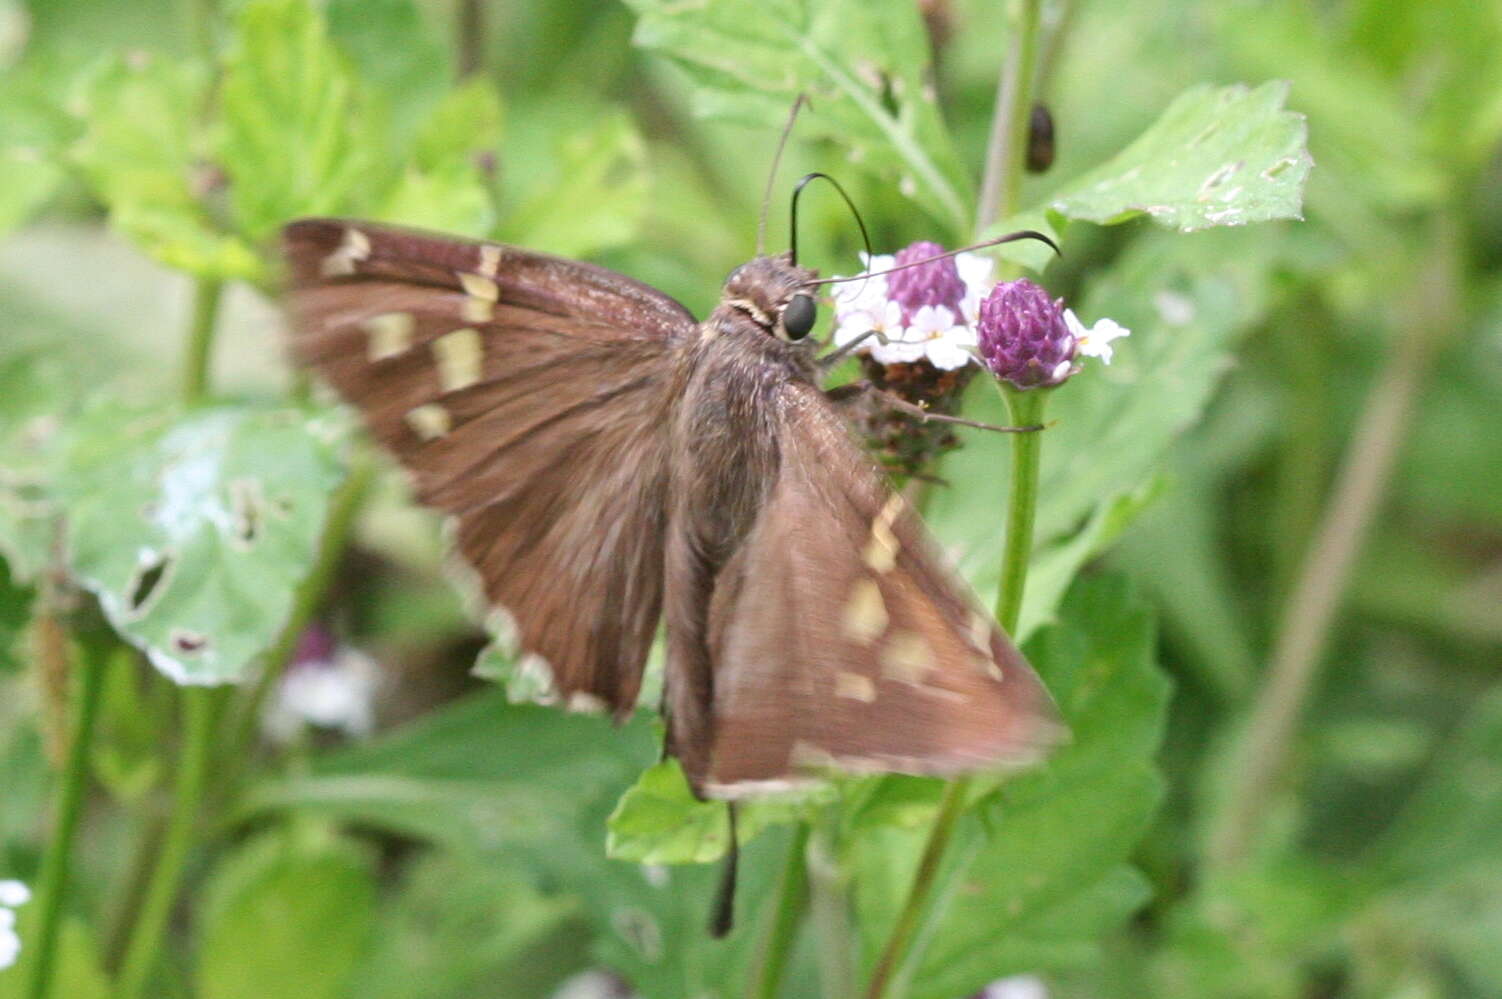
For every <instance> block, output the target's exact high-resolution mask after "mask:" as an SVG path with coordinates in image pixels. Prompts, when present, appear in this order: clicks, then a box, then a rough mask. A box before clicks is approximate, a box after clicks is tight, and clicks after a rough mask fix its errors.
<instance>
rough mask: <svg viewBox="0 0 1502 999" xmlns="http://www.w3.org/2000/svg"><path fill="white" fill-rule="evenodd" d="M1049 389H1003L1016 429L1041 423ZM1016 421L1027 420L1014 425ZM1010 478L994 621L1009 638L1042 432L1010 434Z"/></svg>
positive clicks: (1029, 532)
mask: <svg viewBox="0 0 1502 999" xmlns="http://www.w3.org/2000/svg"><path fill="white" fill-rule="evenodd" d="M1048 392H1049V390H1048V389H1028V390H1021V389H1015V388H1012V387H1011V386H1005V385H1004V386H1003V388H1002V394H1003V395H1004V396H1006V400H1007V410H1008V411H1009V412H1010V414H1011V419H1012V420H1013V422H1014V425H1015V426H1035V425H1039V424H1041V423H1042V422H1043V409H1044V406H1045V404H1046V403H1047V402H1048ZM1018 420H1026V421H1027V422H1026V423H1025V424H1024V423H1017V422H1016V421H1018ZM1011 439H1012V478H1011V485H1010V487H1009V492H1010V495H1009V498H1008V500H1007V539H1006V547H1005V549H1004V550H1003V551H1002V553H1001V592H1000V593H998V594H997V597H996V620H998V621H1000V622H1001V626H1002V628H1003V629H1004V630H1005V631H1006V633H1007V634H1008V635H1011V634H1014V633H1015V632H1016V631H1017V624H1018V621H1019V620H1020V619H1021V617H1022V591H1023V588H1024V587H1025V586H1026V584H1027V565H1028V560H1029V559H1031V558H1032V554H1033V521H1034V519H1035V516H1036V514H1037V511H1038V467H1039V464H1040V460H1039V459H1040V457H1041V455H1042V452H1043V435H1042V434H1041V433H1030V434H1012V435H1011Z"/></svg>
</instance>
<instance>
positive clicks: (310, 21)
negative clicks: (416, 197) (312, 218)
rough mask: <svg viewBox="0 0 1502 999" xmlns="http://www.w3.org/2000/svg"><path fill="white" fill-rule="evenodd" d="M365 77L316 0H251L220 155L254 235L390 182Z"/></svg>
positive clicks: (234, 61) (228, 77) (236, 46)
mask: <svg viewBox="0 0 1502 999" xmlns="http://www.w3.org/2000/svg"><path fill="white" fill-rule="evenodd" d="M357 94H358V88H357V86H356V82H355V80H354V78H353V76H352V74H351V72H350V69H349V67H348V65H347V63H346V62H345V59H344V57H343V56H342V55H341V54H340V53H339V52H338V50H337V49H336V48H335V47H334V45H333V43H332V42H330V40H329V38H328V37H327V33H326V29H325V25H324V22H323V19H322V16H321V15H320V14H319V13H318V12H317V11H316V10H315V9H314V8H313V6H312V5H311V4H309V3H308V2H307V0H251V2H249V3H247V4H246V5H245V7H244V8H243V9H242V10H241V11H240V14H239V17H238V18H237V20H236V26H235V37H234V42H233V44H232V46H231V48H230V51H229V55H228V56H227V59H226V65H225V72H224V79H223V82H222V83H221V85H220V95H221V97H220V101H221V105H222V109H223V117H224V124H223V134H222V139H221V142H220V144H219V155H220V158H221V159H222V161H223V163H224V169H225V171H226V172H227V173H228V174H229V179H230V203H231V205H232V207H233V209H234V215H235V220H236V222H237V224H238V225H239V227H240V228H241V230H243V231H244V233H245V234H246V236H248V237H249V238H250V239H251V240H252V241H255V242H260V241H262V240H264V239H266V238H268V237H269V236H270V235H271V234H272V233H273V232H274V231H275V230H276V229H277V228H278V227H279V226H281V225H283V224H284V223H286V222H288V221H290V220H292V219H294V218H296V217H298V216H301V215H337V214H341V213H342V212H344V211H346V210H348V209H349V208H350V206H351V205H352V204H356V203H357V199H356V195H357V194H360V193H363V192H368V191H369V190H371V189H379V188H381V187H383V186H384V183H383V181H382V178H381V177H380V176H379V171H378V168H379V167H380V166H381V165H382V164H381V163H380V162H378V161H377V160H376V154H375V152H374V151H373V150H372V149H371V148H370V145H371V143H370V141H369V140H370V136H369V134H368V131H367V130H366V129H365V128H364V127H363V123H362V118H361V115H362V107H361V105H360V102H359V99H358V96H357Z"/></svg>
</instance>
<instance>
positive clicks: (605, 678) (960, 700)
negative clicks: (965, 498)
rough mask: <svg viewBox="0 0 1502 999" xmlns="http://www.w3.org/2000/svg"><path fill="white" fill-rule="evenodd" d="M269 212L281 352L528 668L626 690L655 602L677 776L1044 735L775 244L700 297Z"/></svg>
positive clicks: (930, 757) (622, 700)
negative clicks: (362, 425)
mask: <svg viewBox="0 0 1502 999" xmlns="http://www.w3.org/2000/svg"><path fill="white" fill-rule="evenodd" d="M284 240H285V246H286V252H287V256H288V259H289V261H290V264H291V273H292V288H291V293H290V311H291V314H292V318H293V325H294V335H293V342H292V348H293V352H294V353H295V355H296V356H297V358H298V360H299V361H300V362H301V363H303V364H305V365H308V366H309V367H312V368H314V369H315V370H316V371H317V372H318V373H319V374H320V375H321V376H322V377H323V378H324V379H326V380H327V381H328V382H330V383H331V384H332V385H333V386H334V387H335V388H336V389H338V390H339V391H340V392H341V393H342V394H343V395H344V397H345V398H346V399H348V400H349V401H350V402H352V403H354V404H355V405H356V406H357V407H358V408H359V410H360V412H361V413H362V415H363V416H364V418H365V421H366V423H367V424H368V425H369V427H370V429H371V432H372V433H373V434H374V435H375V437H376V438H377V439H378V440H379V441H380V442H381V443H383V444H384V445H385V446H386V447H387V448H389V449H390V450H391V451H392V452H393V453H394V454H395V455H396V457H397V458H398V459H400V460H401V462H402V463H403V464H404V465H406V467H407V469H408V470H409V471H410V472H411V473H412V477H413V481H414V483H415V487H416V492H417V495H418V497H419V498H420V499H421V500H422V501H423V502H424V503H426V504H428V505H430V506H433V507H435V508H437V509H439V510H442V511H445V512H447V513H449V514H451V515H452V516H453V517H454V519H455V521H456V526H457V531H456V540H457V545H458V548H459V550H460V551H461V552H462V553H463V555H464V556H465V557H466V558H467V559H468V561H469V562H470V563H471V564H472V565H473V566H474V568H475V569H476V570H477V573H478V576H479V579H480V580H481V581H482V583H483V586H484V591H485V597H486V598H487V599H488V600H489V602H490V603H491V604H492V605H493V606H495V607H497V608H504V609H505V610H506V611H507V613H508V614H509V615H510V619H511V620H512V621H514V622H515V626H516V627H515V632H516V639H517V644H518V646H519V648H520V651H521V653H522V654H524V655H525V657H526V660H525V661H526V662H527V663H528V669H531V670H534V671H541V674H542V675H545V676H546V677H548V678H549V679H550V680H551V685H552V687H553V690H554V692H555V693H556V694H557V695H558V697H559V699H560V700H562V701H563V702H565V703H567V704H569V705H571V706H574V707H603V708H607V709H609V710H611V711H612V712H614V714H615V715H616V716H617V717H618V718H619V717H624V716H625V715H627V714H629V713H630V712H631V710H632V708H633V706H634V705H635V702H636V698H637V693H638V691H639V689H640V686H641V682H642V669H643V664H644V662H645V660H646V657H647V653H648V650H649V648H650V646H651V644H652V641H653V637H654V635H655V634H656V631H657V627H658V622H659V620H662V619H664V618H665V620H666V631H667V667H666V683H665V688H666V689H665V693H664V698H663V700H664V704H663V710H664V713H665V715H666V719H667V729H668V735H667V745H666V747H665V748H666V750H667V751H668V752H670V753H672V754H673V755H675V756H677V757H679V758H680V760H681V761H682V764H683V767H684V771H685V773H686V774H687V776H688V779H689V782H690V784H691V786H692V787H693V789H694V792H695V793H696V794H698V795H700V796H701V797H716V798H724V799H731V800H733V799H737V798H742V797H745V796H748V795H755V794H759V793H763V792H767V791H772V790H777V789H781V788H787V787H790V786H793V785H796V784H799V783H802V782H806V781H809V780H810V779H814V778H816V776H817V774H818V773H819V772H820V771H824V770H828V769H830V768H835V769H842V770H847V771H857V772H882V771H899V772H903V773H912V774H935V775H950V774H957V773H962V772H967V771H973V770H978V769H986V768H993V767H999V766H1011V765H1015V764H1017V763H1019V762H1022V761H1026V760H1030V759H1034V758H1036V757H1037V756H1038V755H1039V754H1040V753H1041V752H1042V751H1044V750H1045V749H1046V748H1047V747H1048V746H1049V745H1050V744H1051V743H1053V742H1054V741H1055V739H1056V738H1057V736H1058V735H1059V734H1060V730H1059V726H1058V725H1057V723H1056V722H1055V714H1054V709H1053V705H1052V703H1051V702H1050V700H1049V698H1048V695H1047V693H1046V692H1045V691H1044V689H1043V686H1042V684H1041V683H1040V682H1039V681H1038V678H1037V676H1036V675H1035V674H1034V673H1033V671H1032V669H1031V668H1030V667H1029V666H1028V664H1027V663H1026V662H1025V661H1024V660H1023V658H1022V656H1021V654H1020V653H1019V652H1018V651H1017V649H1016V648H1015V647H1014V646H1013V645H1012V643H1011V641H1010V640H1009V639H1008V638H1007V636H1006V635H1005V634H1003V633H1002V631H1001V630H1000V629H999V628H998V627H997V625H996V623H995V621H994V620H993V619H992V617H991V616H990V615H989V614H987V613H986V612H984V611H983V610H981V609H980V608H979V607H978V606H977V604H976V601H975V599H974V597H973V596H972V595H971V594H970V593H969V592H968V591H967V589H966V588H965V587H964V585H963V584H962V583H961V582H960V581H959V580H958V579H957V578H956V577H955V576H954V575H953V573H951V572H950V571H949V569H948V568H947V567H946V566H945V565H944V562H943V560H942V559H941V558H940V557H939V556H938V555H937V553H936V552H935V550H934V546H933V545H932V544H931V543H930V541H929V540H928V537H927V535H926V533H925V531H924V529H923V525H922V523H921V521H920V520H919V518H918V515H917V513H916V512H914V511H913V510H912V509H911V508H910V507H909V506H908V504H907V503H906V502H905V501H904V500H903V499H902V497H901V496H900V495H897V494H895V493H894V492H892V490H891V489H890V487H889V486H888V484H887V482H886V481H885V480H884V479H883V478H882V476H881V475H880V473H879V472H878V471H877V469H876V467H875V464H874V462H873V461H872V460H871V458H870V457H869V456H868V455H867V453H866V452H865V450H864V449H863V448H862V446H861V444H860V443H859V442H858V440H857V438H856V436H855V435H854V433H853V432H852V430H851V428H850V426H849V425H848V423H847V420H846V418H845V415H844V414H843V413H842V411H841V410H840V409H839V408H838V406H837V404H836V402H834V401H831V399H830V398H829V397H826V395H825V393H824V391H823V389H822V388H821V386H820V377H821V372H822V369H821V366H820V365H819V363H818V362H817V359H816V357H815V352H816V349H817V346H818V344H817V342H816V341H815V340H814V339H813V338H811V337H809V335H808V334H809V333H810V332H811V331H812V329H813V327H814V324H815V319H816V308H815V302H814V297H813V296H814V295H815V294H816V293H817V291H816V289H817V285H816V284H815V282H816V281H817V277H816V275H815V272H813V271H812V270H809V269H807V268H805V267H801V266H799V265H798V264H797V263H796V262H795V260H794V257H793V254H792V253H783V254H775V255H766V256H763V255H758V256H756V257H754V258H753V259H751V260H749V261H747V262H746V263H745V264H743V265H741V266H740V267H738V268H736V269H735V270H734V271H732V272H731V274H730V275H729V277H728V278H727V279H726V280H725V284H724V289H723V291H722V294H721V299H720V303H719V305H717V306H716V307H715V308H714V310H713V311H712V312H711V313H710V314H709V316H708V318H707V319H705V320H704V321H703V322H698V321H697V320H695V319H694V317H693V316H692V315H690V314H689V312H688V310H687V309H685V308H684V307H683V306H681V305H679V304H678V303H677V302H675V301H673V300H672V299H670V298H668V297H667V296H666V295H664V294H662V293H661V292H659V291H656V290H654V289H652V288H649V287H647V286H646V285H644V284H640V283H638V282H636V281H633V280H631V279H630V278H627V277H623V276H622V275H620V274H615V273H612V272H610V271H607V270H604V269H602V268H599V267H595V266H592V265H590V264H584V263H576V262H573V261H569V260H561V259H558V258H554V257H548V256H544V255H542V254H539V253H533V252H531V251H528V250H523V249H518V248H516V247H511V246H501V245H498V244H495V243H485V242H471V241H468V240H462V239H455V238H449V237H444V236H438V235H432V234H429V233H422V232H416V231H411V230H405V229H397V228H392V227H388V226H382V225H374V224H370V223H365V222H357V221H346V220H338V219H306V220H303V221H299V222H294V223H293V224H291V225H290V226H288V227H287V228H286V230H285V232H284Z"/></svg>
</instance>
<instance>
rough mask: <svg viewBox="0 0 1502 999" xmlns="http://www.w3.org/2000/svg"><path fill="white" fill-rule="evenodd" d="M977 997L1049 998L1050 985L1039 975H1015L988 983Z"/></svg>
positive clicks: (999, 998) (979, 998)
mask: <svg viewBox="0 0 1502 999" xmlns="http://www.w3.org/2000/svg"><path fill="white" fill-rule="evenodd" d="M976 999H1048V986H1047V985H1045V984H1044V983H1043V979H1041V978H1039V977H1038V976H1037V975H1013V976H1012V977H1011V978H1002V979H1000V980H998V981H994V982H992V983H991V984H990V985H987V986H986V987H985V988H984V989H982V990H981V993H980V995H979V996H977V997H976Z"/></svg>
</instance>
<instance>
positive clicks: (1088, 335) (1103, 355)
mask: <svg viewBox="0 0 1502 999" xmlns="http://www.w3.org/2000/svg"><path fill="white" fill-rule="evenodd" d="M1064 324H1065V325H1066V326H1068V327H1069V332H1071V333H1073V334H1074V340H1075V344H1076V345H1077V347H1078V349H1079V352H1080V353H1081V354H1084V355H1085V356H1086V357H1098V358H1100V359H1101V361H1102V362H1103V363H1105V364H1110V363H1111V341H1112V340H1118V339H1120V338H1121V337H1124V336H1131V335H1132V331H1131V330H1129V329H1127V328H1126V327H1125V326H1122V325H1121V324H1120V323H1118V322H1117V321H1116V320H1114V319H1097V320H1096V321H1095V325H1094V326H1091V327H1088V328H1086V326H1085V324H1084V323H1082V322H1080V317H1079V316H1077V315H1075V314H1074V310H1073V309H1065V310H1064Z"/></svg>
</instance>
